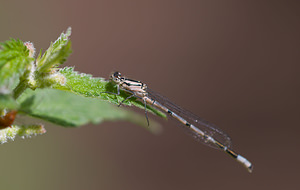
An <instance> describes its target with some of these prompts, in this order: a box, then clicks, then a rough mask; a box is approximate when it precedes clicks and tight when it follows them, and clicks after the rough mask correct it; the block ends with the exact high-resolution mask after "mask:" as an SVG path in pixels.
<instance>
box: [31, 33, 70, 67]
mask: <svg viewBox="0 0 300 190" xmlns="http://www.w3.org/2000/svg"><path fill="white" fill-rule="evenodd" d="M70 35H71V28H68V29H67V31H66V33H62V34H61V35H60V37H59V38H58V39H57V40H56V41H55V42H54V43H51V44H50V47H49V48H48V49H47V50H46V52H45V53H44V54H43V56H41V52H40V54H39V56H38V58H37V60H36V65H37V70H38V71H39V72H40V73H47V72H50V71H51V69H52V68H55V67H57V66H58V65H60V64H63V63H64V62H65V61H66V59H67V57H68V56H69V55H70V54H71V52H72V50H71V42H70V41H69V37H70Z"/></svg>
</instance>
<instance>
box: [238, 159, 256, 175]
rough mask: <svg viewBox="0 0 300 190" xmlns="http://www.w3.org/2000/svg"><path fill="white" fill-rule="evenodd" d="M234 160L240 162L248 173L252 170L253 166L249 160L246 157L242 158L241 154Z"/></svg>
mask: <svg viewBox="0 0 300 190" xmlns="http://www.w3.org/2000/svg"><path fill="white" fill-rule="evenodd" d="M236 160H237V161H238V162H239V163H241V164H242V165H243V166H244V167H245V168H247V169H248V171H249V172H250V173H251V172H252V170H253V166H252V164H251V162H249V161H248V160H247V159H246V158H244V157H243V156H241V155H238V156H237V158H236Z"/></svg>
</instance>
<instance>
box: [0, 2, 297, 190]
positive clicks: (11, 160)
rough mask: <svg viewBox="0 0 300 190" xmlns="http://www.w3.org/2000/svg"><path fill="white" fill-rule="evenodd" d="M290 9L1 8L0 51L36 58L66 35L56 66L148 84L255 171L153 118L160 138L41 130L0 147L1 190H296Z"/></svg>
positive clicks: (136, 131)
mask: <svg viewBox="0 0 300 190" xmlns="http://www.w3.org/2000/svg"><path fill="white" fill-rule="evenodd" d="M299 5H300V4H299V1H250V0H249V1H238V0H236V1H223V0H216V1H193V0H186V1H175V0H174V1H172V0H169V1H167V0H159V1H143V0H129V1H123V0H97V1H91V0H84V1H83V0H73V1H71V0H69V1H68V0H52V1H44V0H28V1H21V0H10V1H4V0H2V1H1V5H0V23H1V30H0V41H5V40H8V39H9V38H10V37H13V38H19V39H21V40H23V41H32V42H33V43H34V44H35V47H36V48H37V50H39V49H41V48H43V49H44V50H45V49H46V48H47V47H48V46H49V43H50V41H54V40H55V39H56V38H57V37H58V36H59V35H60V33H61V32H62V31H65V30H66V29H67V27H69V26H71V27H72V32H73V33H72V36H71V41H72V43H73V54H72V55H71V57H70V58H69V59H68V61H67V63H66V65H69V66H75V69H76V70H77V71H80V72H85V73H90V74H93V75H94V76H98V77H107V76H108V75H109V73H110V72H111V71H115V70H119V71H121V72H122V73H123V74H125V75H126V76H128V77H131V78H134V79H138V80H142V81H144V82H146V83H147V84H148V86H149V87H151V88H152V89H154V90H156V91H158V92H160V93H161V94H163V95H165V96H167V97H169V98H170V99H171V100H173V101H174V102H176V103H177V104H179V105H181V106H183V107H185V108H187V109H189V110H191V111H192V112H194V113H195V114H197V115H199V116H201V117H203V118H205V119H206V120H209V121H211V122H213V123H215V124H216V125H218V126H219V127H220V128H222V129H223V130H224V131H226V132H227V133H228V134H229V135H230V136H231V137H232V139H233V143H234V149H235V150H236V151H237V152H239V153H240V154H242V155H244V156H245V157H247V158H248V159H249V160H250V161H251V162H252V163H253V164H254V171H253V173H252V174H249V173H248V172H247V171H246V170H245V169H244V168H243V167H242V166H240V165H239V164H237V163H236V162H235V161H234V160H232V159H231V158H230V157H229V156H227V155H226V154H224V153H222V152H220V151H216V150H214V149H211V148H209V147H206V146H203V145H202V144H199V143H197V142H196V141H194V140H193V139H192V138H191V137H190V136H187V135H185V134H184V133H183V132H182V130H181V129H179V128H178V127H176V125H177V124H176V123H175V122H174V121H168V122H167V121H164V120H162V119H159V118H156V117H152V118H153V119H157V120H158V121H159V122H161V124H162V125H163V128H164V131H163V133H162V134H161V135H158V136H156V135H153V134H151V133H149V132H148V131H147V130H145V129H143V128H142V127H139V126H136V125H134V124H131V123H126V122H105V123H102V124H101V125H88V126H84V127H81V128H76V129H72V128H62V127H58V126H52V125H47V126H46V129H47V131H48V132H47V133H46V134H45V135H43V136H37V137H34V138H32V139H26V140H22V139H17V140H16V141H15V142H10V143H7V144H4V145H1V146H0V155H1V157H0V189H6V190H9V189H26V190H27V189H30V190H33V189H43V190H48V189H49V190H50V189H51V190H52V189H73V190H77V189H78V190H79V189H80V190H81V189H91V190H94V189H105V190H118V189H131V190H135V189H143V190H148V189H149V190H150V189H172V190H179V189H180V190H181V189H208V188H209V189H273V190H276V189H280V190H281V189H297V188H299V186H300V185H299V169H300V165H299V159H300V152H299V145H300V142H299V132H300V126H299V106H300V104H299V95H300V93H299V82H300V79H299V61H300V51H299V50H300V35H299V34H300V24H299V19H300V11H299V7H300V6H299ZM142 112H143V111H141V113H142ZM150 127H151V126H150Z"/></svg>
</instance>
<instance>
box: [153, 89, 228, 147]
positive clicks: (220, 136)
mask: <svg viewBox="0 0 300 190" xmlns="http://www.w3.org/2000/svg"><path fill="white" fill-rule="evenodd" d="M147 93H148V97H149V98H150V99H152V100H154V101H155V102H156V103H158V104H161V105H162V106H164V107H166V108H167V109H169V110H171V111H172V112H174V113H175V114H177V115H179V116H180V117H182V118H183V119H185V120H186V121H187V122H189V123H191V124H192V125H194V126H195V127H197V128H198V129H200V130H201V131H203V132H204V134H206V135H208V136H210V137H212V138H214V139H215V140H217V141H219V142H220V143H222V144H223V145H224V146H226V147H227V148H230V147H231V146H232V143H231V139H230V137H229V136H228V135H227V134H226V133H225V132H223V131H222V130H221V129H220V128H218V127H217V126H215V125H213V124H211V123H209V122H207V121H205V120H204V119H202V118H200V117H198V116H197V115H195V114H193V113H191V112H190V111H187V110H185V109H183V108H181V107H179V106H177V105H176V104H174V103H173V102H171V101H170V100H169V99H168V98H166V97H164V96H162V95H160V94H159V93H157V92H154V91H152V90H151V89H148V88H147ZM179 126H180V127H181V128H183V129H184V130H185V131H186V132H187V133H188V134H190V135H192V136H193V137H194V138H195V139H196V140H197V141H199V142H201V143H203V144H205V145H207V146H210V147H212V148H218V147H217V146H216V145H215V144H213V143H211V142H209V141H206V139H205V138H204V137H203V136H201V135H199V134H198V133H196V132H195V131H193V130H191V129H190V128H189V127H188V126H186V125H184V124H181V125H179Z"/></svg>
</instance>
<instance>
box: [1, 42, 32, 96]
mask: <svg viewBox="0 0 300 190" xmlns="http://www.w3.org/2000/svg"><path fill="white" fill-rule="evenodd" d="M0 46H1V50H0V93H1V94H9V93H11V92H12V90H13V87H15V86H16V84H17V83H18V81H19V77H20V76H21V75H22V74H23V73H24V72H25V71H26V69H27V68H28V67H29V65H30V63H31V62H32V61H33V58H32V57H30V56H29V50H28V49H27V47H26V46H25V45H24V44H23V42H22V41H20V40H15V39H11V40H10V41H6V42H4V43H1V44H0Z"/></svg>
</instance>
